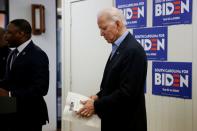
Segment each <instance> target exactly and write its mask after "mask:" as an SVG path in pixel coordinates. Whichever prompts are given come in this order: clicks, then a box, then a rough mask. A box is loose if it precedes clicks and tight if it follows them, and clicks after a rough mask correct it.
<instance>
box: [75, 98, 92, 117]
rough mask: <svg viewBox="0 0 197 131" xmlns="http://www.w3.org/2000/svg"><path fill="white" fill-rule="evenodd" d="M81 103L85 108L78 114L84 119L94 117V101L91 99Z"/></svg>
mask: <svg viewBox="0 0 197 131" xmlns="http://www.w3.org/2000/svg"><path fill="white" fill-rule="evenodd" d="M81 103H82V104H83V105H84V106H83V108H81V109H80V110H79V111H78V112H77V114H78V115H80V116H82V117H90V116H92V115H93V114H94V101H93V100H92V99H91V100H87V101H82V102H81Z"/></svg>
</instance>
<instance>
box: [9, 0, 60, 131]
mask: <svg viewBox="0 0 197 131" xmlns="http://www.w3.org/2000/svg"><path fill="white" fill-rule="evenodd" d="M55 2H56V1H55V0H10V1H9V19H10V20H13V19H16V18H23V19H26V20H28V21H29V22H30V23H31V4H42V5H44V6H45V24H46V32H45V33H44V34H42V35H38V36H33V37H32V39H33V41H34V42H35V44H37V45H38V46H39V47H41V48H42V49H43V50H44V51H45V52H46V53H47V55H48V57H49V64H50V86H49V92H48V95H47V96H46V97H45V100H46V102H47V107H48V112H49V119H50V120H49V121H50V122H49V124H47V125H46V126H44V128H43V129H44V130H45V131H55V130H56V3H55Z"/></svg>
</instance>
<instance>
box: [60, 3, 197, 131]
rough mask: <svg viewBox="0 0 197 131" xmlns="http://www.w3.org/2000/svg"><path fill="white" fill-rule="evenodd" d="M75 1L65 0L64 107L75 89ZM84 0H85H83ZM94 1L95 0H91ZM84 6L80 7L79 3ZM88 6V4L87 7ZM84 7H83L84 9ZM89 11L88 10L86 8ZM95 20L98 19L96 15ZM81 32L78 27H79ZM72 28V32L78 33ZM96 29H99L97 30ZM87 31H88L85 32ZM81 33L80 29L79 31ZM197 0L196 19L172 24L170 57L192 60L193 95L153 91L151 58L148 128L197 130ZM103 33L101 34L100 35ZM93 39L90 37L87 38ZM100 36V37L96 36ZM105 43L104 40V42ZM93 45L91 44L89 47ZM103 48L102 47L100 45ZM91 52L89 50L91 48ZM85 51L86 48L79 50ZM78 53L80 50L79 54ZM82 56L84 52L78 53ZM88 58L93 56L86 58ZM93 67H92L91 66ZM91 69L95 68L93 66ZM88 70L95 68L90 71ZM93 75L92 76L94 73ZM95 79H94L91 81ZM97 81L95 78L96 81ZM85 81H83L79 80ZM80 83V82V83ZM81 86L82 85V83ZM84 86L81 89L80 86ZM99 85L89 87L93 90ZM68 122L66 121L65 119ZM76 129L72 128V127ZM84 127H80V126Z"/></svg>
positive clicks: (195, 6) (150, 130) (149, 19)
mask: <svg viewBox="0 0 197 131" xmlns="http://www.w3.org/2000/svg"><path fill="white" fill-rule="evenodd" d="M72 1H80V0H68V1H66V2H64V3H63V5H64V6H63V10H64V11H63V12H64V13H65V14H63V27H64V28H63V34H64V36H65V38H64V39H63V44H64V47H63V49H62V51H63V54H62V56H63V59H62V63H63V66H62V67H63V73H62V74H63V76H62V78H63V79H64V80H65V81H63V85H64V86H63V87H64V88H63V104H62V105H63V107H64V104H65V101H64V100H65V99H66V93H67V91H68V90H69V89H72V72H73V71H72V68H73V67H72V60H71V59H72V57H71V56H70V55H71V54H72V52H71V51H72V49H71V48H72V46H71V45H70V44H71V43H72V36H71V34H70V30H71V27H70V23H76V21H74V22H73V20H74V19H72V21H71V18H72V17H71V16H70V14H72V12H71V13H70V11H71V9H70V8H71V6H70V5H71V4H70V2H72ZM81 1H84V0H81ZM90 3H91V2H90ZM106 3H107V2H106ZM147 6H148V7H147V9H148V11H147V12H148V13H147V15H148V16H147V27H152V0H147ZM79 10H80V7H79ZM87 10H88V8H87ZM81 11H83V10H81ZM84 12H85V11H84ZM92 21H94V19H92ZM75 31H76V32H79V30H78V29H76V30H75ZM75 31H72V34H75ZM94 31H95V30H94ZM84 33H87V32H84ZM76 34H77V33H76ZM196 35H197V1H196V0H193V22H192V24H189V25H173V26H169V27H168V61H171V62H192V66H193V69H192V73H193V76H192V77H193V78H192V79H193V82H192V87H193V89H192V99H191V100H187V99H186V100H185V99H180V98H174V97H166V96H155V95H152V61H149V62H148V74H147V94H146V106H147V117H148V131H196V130H197V124H196V123H197V104H196V103H197V88H196V87H197V81H196V79H197V68H196V67H197V51H196V50H197V37H196ZM97 37H99V36H97ZM87 39H89V38H87ZM95 39H96V38H95ZM87 41H88V40H87ZM101 44H102V43H101ZM88 49H89V48H88ZM97 50H99V51H100V52H102V50H101V48H97ZM87 52H88V50H87ZM79 53H82V52H79ZM76 55H77V54H76ZM78 55H79V56H80V54H78ZM86 59H87V60H88V59H89V58H86ZM101 63H102V62H100V61H98V62H96V63H94V64H95V65H97V66H98V65H99V66H102V65H100V64H101ZM90 68H91V67H90ZM89 70H91V69H89ZM82 72H83V71H82ZM87 74H91V72H88V71H87ZM90 78H92V77H90ZM91 82H92V81H91ZM96 82H97V81H95V83H96ZM79 83H83V81H81V82H79ZM79 83H78V84H79ZM79 88H81V87H79ZM79 90H80V89H79ZM94 90H95V89H93V90H91V91H89V92H92V91H94ZM63 124H65V123H63ZM68 126H69V125H64V126H63V129H65V131H68V130H69V128H67V127H68ZM71 130H72V129H71ZM78 131H80V130H78Z"/></svg>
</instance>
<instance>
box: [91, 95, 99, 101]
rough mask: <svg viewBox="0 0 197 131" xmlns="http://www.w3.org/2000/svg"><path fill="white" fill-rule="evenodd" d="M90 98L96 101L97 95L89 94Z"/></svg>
mask: <svg viewBox="0 0 197 131" xmlns="http://www.w3.org/2000/svg"><path fill="white" fill-rule="evenodd" d="M90 99H92V100H94V101H96V100H98V96H97V95H92V96H90Z"/></svg>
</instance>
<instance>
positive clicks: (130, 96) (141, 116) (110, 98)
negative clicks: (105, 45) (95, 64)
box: [94, 33, 147, 131]
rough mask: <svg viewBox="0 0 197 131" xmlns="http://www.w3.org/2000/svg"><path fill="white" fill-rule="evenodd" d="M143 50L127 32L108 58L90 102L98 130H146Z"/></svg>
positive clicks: (145, 66)
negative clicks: (92, 101) (99, 119)
mask: <svg viewBox="0 0 197 131" xmlns="http://www.w3.org/2000/svg"><path fill="white" fill-rule="evenodd" d="M146 72H147V61H146V55H145V52H144V49H143V48H142V47H141V45H140V44H139V43H138V42H137V41H136V40H135V39H134V38H133V36H132V35H131V34H130V33H129V34H128V35H127V36H126V38H125V39H124V40H123V42H122V43H121V44H120V46H119V47H118V49H117V50H116V52H115V54H114V56H113V57H112V59H111V60H110V59H109V60H108V62H107V64H106V67H105V71H104V75H103V79H102V83H101V90H100V92H99V93H98V94H97V95H98V97H99V98H98V100H96V101H95V102H94V107H95V112H96V114H97V115H98V116H99V117H100V118H101V123H102V124H101V128H102V129H101V130H102V131H116V130H118V131H146V130H147V125H146V110H145V98H144V84H145V79H146Z"/></svg>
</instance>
